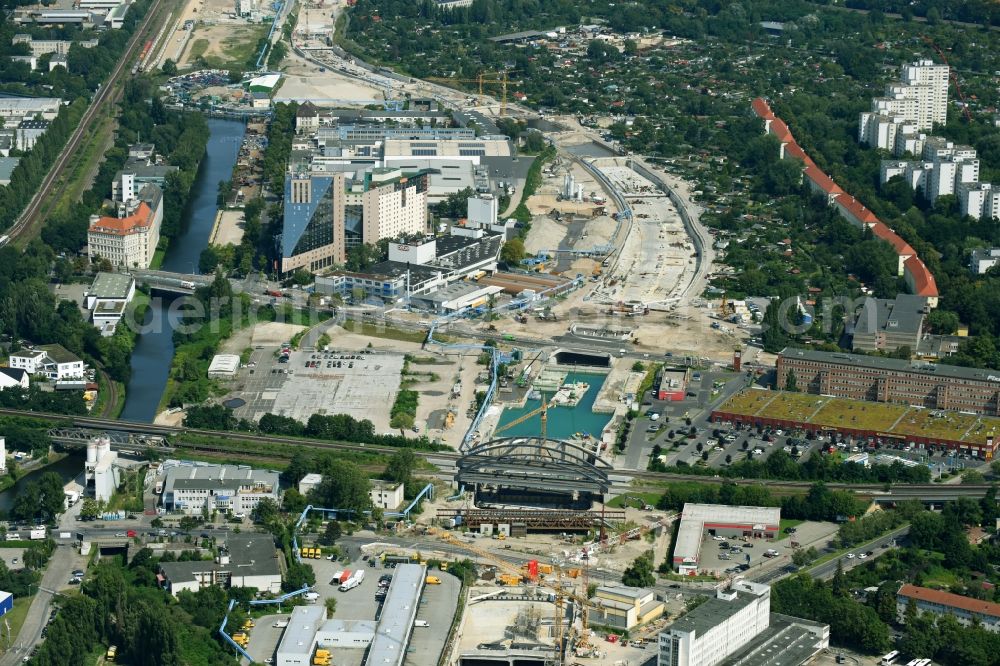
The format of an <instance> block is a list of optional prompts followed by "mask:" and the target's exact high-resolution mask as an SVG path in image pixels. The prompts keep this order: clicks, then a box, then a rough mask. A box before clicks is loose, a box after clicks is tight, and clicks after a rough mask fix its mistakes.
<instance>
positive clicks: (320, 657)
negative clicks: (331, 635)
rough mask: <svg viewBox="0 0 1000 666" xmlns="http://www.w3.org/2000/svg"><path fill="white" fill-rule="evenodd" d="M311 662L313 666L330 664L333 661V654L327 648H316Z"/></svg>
mask: <svg viewBox="0 0 1000 666" xmlns="http://www.w3.org/2000/svg"><path fill="white" fill-rule="evenodd" d="M312 663H313V666H330V665H331V664H332V663H333V655H332V654H330V651H329V650H327V649H324V648H316V654H314V655H313V662H312Z"/></svg>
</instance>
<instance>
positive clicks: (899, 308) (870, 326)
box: [852, 294, 930, 352]
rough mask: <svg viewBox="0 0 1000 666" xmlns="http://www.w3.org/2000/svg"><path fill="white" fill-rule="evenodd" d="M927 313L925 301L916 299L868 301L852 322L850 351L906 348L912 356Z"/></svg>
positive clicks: (912, 297) (918, 297) (905, 297)
mask: <svg viewBox="0 0 1000 666" xmlns="http://www.w3.org/2000/svg"><path fill="white" fill-rule="evenodd" d="M928 312H930V308H928V307H927V299H925V298H922V297H920V296H913V295H912V294H897V296H896V298H894V299H888V298H872V297H868V298H866V299H865V302H864V305H863V306H862V307H861V311H860V312H858V317H857V319H856V320H855V322H854V336H853V341H852V349H854V350H855V351H866V352H873V351H885V352H892V351H896V350H897V349H899V348H900V347H909V349H910V351H911V352H915V351H916V349H917V345H918V344H919V343H920V338H921V333H922V332H923V328H924V319H925V318H926V316H927V313H928Z"/></svg>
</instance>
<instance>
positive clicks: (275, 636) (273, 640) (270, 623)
mask: <svg viewBox="0 0 1000 666" xmlns="http://www.w3.org/2000/svg"><path fill="white" fill-rule="evenodd" d="M289 617H290V613H280V614H278V613H275V614H273V615H264V616H262V617H259V618H257V619H255V620H254V623H255V624H256V625H257V626H255V627H254V628H253V629H251V630H250V631H249V636H250V644H249V645H248V646H247V652H249V653H250V656H251V657H253V660H254V663H257V664H263V663H266V660H267V659H269V658H274V653H275V651H276V650H277V649H278V642H279V641H280V640H281V634H282V632H284V629H282V628H279V627H275V626H274V623H275V622H277V621H279V620H284V621H286V622H287V621H288V618H289ZM230 633H231V632H230Z"/></svg>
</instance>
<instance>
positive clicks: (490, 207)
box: [466, 194, 500, 229]
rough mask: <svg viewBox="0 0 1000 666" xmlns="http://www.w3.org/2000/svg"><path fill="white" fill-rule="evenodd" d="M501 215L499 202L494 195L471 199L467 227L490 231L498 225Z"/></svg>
mask: <svg viewBox="0 0 1000 666" xmlns="http://www.w3.org/2000/svg"><path fill="white" fill-rule="evenodd" d="M499 214H500V210H499V201H498V200H497V198H496V197H494V196H493V195H492V194H479V195H476V196H473V197H469V200H468V213H467V217H468V220H467V221H466V226H469V227H472V228H474V229H484V228H485V229H489V228H490V227H493V226H494V225H496V223H497V217H498V216H499Z"/></svg>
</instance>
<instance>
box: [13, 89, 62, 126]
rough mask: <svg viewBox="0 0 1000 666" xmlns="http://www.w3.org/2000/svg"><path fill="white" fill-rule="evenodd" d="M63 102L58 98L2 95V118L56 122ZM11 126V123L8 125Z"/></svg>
mask: <svg viewBox="0 0 1000 666" xmlns="http://www.w3.org/2000/svg"><path fill="white" fill-rule="evenodd" d="M60 106H62V100H60V99H58V98H56V97H11V96H7V95H0V117H2V118H16V119H21V118H36V117H38V116H41V117H42V119H43V120H55V117H56V116H57V115H59V107H60ZM8 125H9V123H8Z"/></svg>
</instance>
